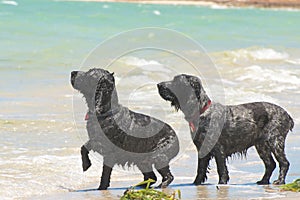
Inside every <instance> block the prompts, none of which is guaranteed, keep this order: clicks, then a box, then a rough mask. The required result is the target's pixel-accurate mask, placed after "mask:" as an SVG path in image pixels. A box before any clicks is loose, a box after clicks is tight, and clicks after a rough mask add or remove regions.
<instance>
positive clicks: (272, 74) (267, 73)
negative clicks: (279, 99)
mask: <svg viewBox="0 0 300 200" xmlns="http://www.w3.org/2000/svg"><path fill="white" fill-rule="evenodd" d="M247 79H248V80H249V79H250V80H254V81H259V82H266V81H267V82H274V83H282V84H285V85H283V87H284V88H286V87H288V85H289V86H291V85H294V86H297V87H298V86H299V85H300V77H298V76H297V75H296V74H293V73H292V72H291V71H289V70H284V69H266V68H262V67H261V66H258V65H253V66H249V67H246V68H245V75H243V76H240V77H238V78H237V79H236V80H237V81H244V80H247ZM297 87H296V88H297ZM284 88H283V89H284ZM296 88H295V87H290V89H296ZM277 90H279V91H280V88H278V87H277Z"/></svg>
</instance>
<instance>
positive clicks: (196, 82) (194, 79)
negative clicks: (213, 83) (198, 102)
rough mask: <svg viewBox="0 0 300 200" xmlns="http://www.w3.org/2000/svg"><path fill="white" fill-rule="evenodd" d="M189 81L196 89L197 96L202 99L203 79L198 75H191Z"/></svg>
mask: <svg viewBox="0 0 300 200" xmlns="http://www.w3.org/2000/svg"><path fill="white" fill-rule="evenodd" d="M189 83H190V85H191V86H192V88H193V89H194V91H195V94H196V97H197V98H198V99H200V92H201V88H202V84H201V80H200V79H199V78H198V77H196V76H190V77H189Z"/></svg>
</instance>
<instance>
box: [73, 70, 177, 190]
mask: <svg viewBox="0 0 300 200" xmlns="http://www.w3.org/2000/svg"><path fill="white" fill-rule="evenodd" d="M71 84H72V86H73V87H74V88H75V89H76V90H78V91H79V92H81V93H82V94H83V96H84V97H85V99H86V102H87V105H88V113H87V115H86V120H87V131H88V135H89V141H88V142H87V143H86V144H85V145H83V146H82V147H81V155H82V167H83V170H84V171H86V170H87V169H88V168H89V167H90V166H91V161H90V159H89V157H88V153H89V151H90V150H93V151H96V152H98V153H99V154H101V155H102V156H103V171H102V176H101V182H100V186H99V188H98V189H100V190H103V189H107V188H108V187H109V184H110V176H111V172H112V168H113V166H114V165H115V164H118V165H122V166H125V165H128V166H130V165H133V164H134V165H136V166H137V167H138V168H139V169H140V170H141V171H142V173H143V175H144V179H145V180H148V179H149V178H151V179H153V180H155V181H156V180H157V178H156V175H155V174H154V172H153V168H152V165H154V167H155V168H156V169H157V170H158V172H159V173H160V174H161V176H162V183H161V185H160V186H161V187H166V186H168V185H169V184H170V183H171V182H172V181H173V175H172V174H171V172H170V169H169V162H170V160H171V159H172V158H174V157H175V156H176V155H177V154H178V151H179V142H178V138H177V136H176V134H175V132H174V130H173V129H172V128H171V127H170V126H169V125H168V124H166V123H164V122H162V121H160V120H158V119H155V118H153V117H149V116H147V115H143V114H140V113H135V112H133V111H131V110H129V109H128V108H126V107H123V106H122V105H120V104H119V102H118V96H117V92H116V89H115V80H114V76H113V74H112V73H109V72H108V71H106V70H103V69H91V70H89V71H88V72H81V71H73V72H72V73H71Z"/></svg>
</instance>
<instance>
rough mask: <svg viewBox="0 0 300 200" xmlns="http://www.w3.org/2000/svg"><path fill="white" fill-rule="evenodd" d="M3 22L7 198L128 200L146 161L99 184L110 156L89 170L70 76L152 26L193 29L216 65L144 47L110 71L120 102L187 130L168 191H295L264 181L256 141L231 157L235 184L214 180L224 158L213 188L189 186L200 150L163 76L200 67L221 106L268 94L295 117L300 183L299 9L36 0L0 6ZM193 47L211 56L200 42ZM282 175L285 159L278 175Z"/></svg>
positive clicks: (0, 87) (3, 193)
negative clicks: (165, 96)
mask: <svg viewBox="0 0 300 200" xmlns="http://www.w3.org/2000/svg"><path fill="white" fill-rule="evenodd" d="M0 17H1V20H0V29H1V38H0V43H1V45H0V55H1V56H0V75H1V78H0V107H1V112H0V136H1V140H0V155H1V156H0V188H1V189H0V198H1V199H118V198H119V197H120V196H121V195H122V194H123V192H124V191H125V190H126V188H128V187H129V186H131V185H134V184H136V183H138V182H140V181H141V180H142V175H141V173H140V172H139V171H138V169H137V168H136V167H134V166H132V167H130V168H129V169H127V168H125V169H123V168H122V167H116V168H115V169H114V171H113V174H112V180H111V188H110V189H109V190H107V191H95V190H93V189H95V188H97V187H98V184H99V180H100V174H101V170H102V158H101V156H99V155H98V154H96V153H91V159H92V163H93V165H92V167H91V168H90V169H89V170H88V171H87V172H85V173H83V172H82V169H81V158H80V146H81V145H82V144H84V143H85V142H86V140H87V133H86V130H85V123H86V122H85V120H84V116H85V114H86V112H87V108H86V105H85V102H84V100H83V98H82V96H81V95H80V94H79V93H77V92H76V91H74V90H73V89H72V87H71V85H70V83H69V82H70V80H69V79H70V72H71V71H72V70H78V69H79V68H80V67H81V68H82V69H83V70H86V69H88V68H89V67H100V66H98V65H96V64H95V65H94V66H83V63H84V60H85V59H86V58H87V55H88V53H89V52H90V51H91V50H92V49H94V48H95V47H96V46H97V45H98V44H99V43H100V42H103V41H104V40H105V39H107V38H108V37H110V36H112V35H115V34H117V33H119V32H122V31H126V30H129V29H132V28H141V27H150V26H151V27H153V26H155V27H162V28H169V29H173V30H176V31H181V32H183V33H184V34H186V35H187V36H189V37H191V38H193V39H194V40H195V41H197V42H198V43H200V44H201V45H202V46H203V47H204V48H205V49H206V51H207V52H208V56H209V57H210V59H211V61H212V62H213V63H214V64H215V65H212V63H210V64H209V65H205V63H206V62H205V61H203V63H204V64H203V65H201V66H198V70H199V71H197V70H195V67H194V66H192V65H191V63H188V62H186V60H184V59H182V57H180V56H178V55H176V54H172V53H170V52H166V51H161V50H160V51H157V50H153V49H150V50H149V49H146V50H140V51H135V52H129V53H127V54H124V55H122V56H119V57H118V58H117V59H115V60H114V62H112V63H111V65H109V67H107V68H108V70H110V71H114V72H115V78H116V84H117V90H118V94H119V99H120V103H121V104H122V105H124V106H128V107H129V108H130V109H132V110H134V111H137V112H142V113H146V114H150V115H152V116H154V117H157V118H159V119H161V120H163V121H166V122H167V123H169V124H170V125H171V126H172V127H173V128H174V129H175V130H176V132H177V134H178V137H179V139H180V147H181V150H180V153H179V155H178V156H177V157H176V158H175V159H174V160H173V161H172V162H171V170H172V172H173V174H174V176H175V180H174V182H173V183H172V184H171V186H170V188H169V189H167V190H171V191H172V190H176V189H180V190H181V191H182V197H183V199H269V198H274V199H277V198H286V197H287V196H288V198H294V199H296V198H297V196H296V197H294V196H293V194H291V193H287V192H280V191H279V189H278V187H277V186H273V185H270V186H257V185H255V184H254V183H255V182H256V181H257V180H259V179H260V178H261V177H262V175H263V171H264V166H263V163H262V161H261V160H260V159H259V157H258V155H257V153H256V151H255V149H254V148H250V149H249V151H248V155H247V158H243V159H240V158H239V157H233V158H232V159H231V158H230V159H229V160H228V168H229V172H230V182H229V185H226V186H220V185H216V183H217V181H218V175H217V172H216V166H215V163H214V160H212V161H211V170H210V173H209V174H208V180H207V183H206V184H205V185H203V186H197V187H196V186H193V185H191V183H192V182H193V180H194V177H195V173H196V162H197V161H196V158H197V154H196V151H195V147H194V145H193V144H192V141H191V137H190V133H189V127H188V124H187V123H186V122H185V120H184V118H183V115H182V113H181V112H175V111H174V108H172V107H171V106H170V105H169V103H167V102H165V101H164V100H162V99H161V98H160V97H159V95H158V92H157V88H156V83H158V82H160V81H165V80H170V79H172V77H173V76H174V75H176V74H178V73H187V74H194V75H197V76H200V77H201V79H202V81H203V84H204V86H205V89H206V90H207V92H208V94H209V95H210V96H211V98H212V100H213V101H218V102H221V103H224V104H239V103H245V102H251V101H269V102H273V103H276V104H278V105H280V106H282V107H284V108H285V109H286V110H287V111H288V112H289V113H290V114H291V116H292V117H293V118H294V121H295V127H294V129H293V132H290V133H289V135H288V138H287V141H286V154H287V157H288V159H289V161H290V163H291V166H290V170H289V173H288V176H287V180H286V181H287V182H291V181H293V180H294V179H296V178H299V177H300V170H299V169H300V160H299V152H300V136H299V132H300V126H299V124H300V102H299V99H300V93H299V91H300V56H299V55H300V48H299V44H300V38H299V32H300V24H299V20H298V19H299V17H300V12H299V11H297V10H294V11H287V10H266V9H253V8H251V9H247V8H243V9H242V8H222V9H221V8H218V9H216V7H215V8H210V7H201V6H179V5H178V6H174V5H142V4H126V3H97V2H65V1H47V0H45V1H36V0H28V1H26V2H23V1H0ZM172 42H174V41H171V43H172ZM122 44H124V43H120V44H118V45H122ZM114 48H115V49H116V48H118V46H114V47H113V48H112V49H111V51H112V54H113V53H114V51H113V50H114ZM184 53H187V54H189V55H190V56H191V57H198V56H203V52H199V51H198V49H197V50H193V49H192V50H191V51H190V52H184ZM100 58H101V56H100ZM208 60H209V59H208ZM99 62H100V61H99ZM216 71H217V73H216ZM277 176H278V166H277V168H276V170H275V171H274V173H273V176H272V178H271V180H272V181H273V180H275V179H276V178H277ZM159 181H160V179H159ZM159 181H158V182H159ZM156 185H158V183H157V184H156Z"/></svg>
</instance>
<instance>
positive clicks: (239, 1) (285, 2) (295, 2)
mask: <svg viewBox="0 0 300 200" xmlns="http://www.w3.org/2000/svg"><path fill="white" fill-rule="evenodd" d="M75 1H77V0H75ZM78 1H99V2H125V3H142V4H171V5H202V6H213V5H221V6H228V7H262V8H300V0H161V1H160V0H78Z"/></svg>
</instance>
